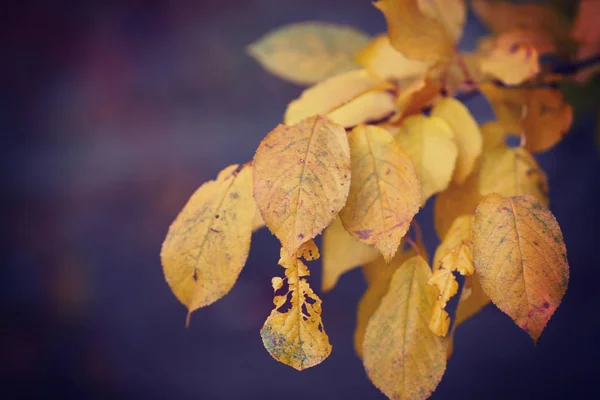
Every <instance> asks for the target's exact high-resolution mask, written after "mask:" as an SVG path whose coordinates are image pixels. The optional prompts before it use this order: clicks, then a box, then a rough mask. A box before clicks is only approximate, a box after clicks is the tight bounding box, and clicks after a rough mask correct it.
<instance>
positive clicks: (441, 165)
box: [395, 115, 458, 205]
mask: <svg viewBox="0 0 600 400" xmlns="http://www.w3.org/2000/svg"><path fill="white" fill-rule="evenodd" d="M395 138H396V141H397V142H398V143H399V144H400V147H402V149H403V150H404V151H405V152H406V154H408V156H409V157H410V158H411V160H412V161H413V163H414V164H415V169H416V171H417V176H418V177H419V181H420V182H421V205H424V204H425V202H426V201H427V199H428V198H429V197H430V196H431V195H433V194H435V193H438V192H441V191H442V190H444V189H446V188H447V187H448V185H449V184H450V180H451V179H452V173H453V172H454V166H455V164H456V158H457V156H458V149H457V147H456V144H455V143H454V133H453V131H452V129H451V128H450V126H449V125H448V124H447V123H446V122H445V121H444V120H442V119H441V118H438V117H425V116H424V115H414V116H411V117H408V118H407V119H406V120H404V123H403V124H402V126H401V128H400V131H399V132H398V133H397V134H396V136H395Z"/></svg>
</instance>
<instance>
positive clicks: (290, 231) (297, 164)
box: [254, 116, 350, 254]
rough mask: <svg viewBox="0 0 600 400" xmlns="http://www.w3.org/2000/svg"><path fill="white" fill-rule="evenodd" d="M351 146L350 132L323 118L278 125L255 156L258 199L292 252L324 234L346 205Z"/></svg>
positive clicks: (268, 221) (273, 229)
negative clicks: (349, 142)
mask: <svg viewBox="0 0 600 400" xmlns="http://www.w3.org/2000/svg"><path fill="white" fill-rule="evenodd" d="M349 188H350V149H349V147H348V139H347V137H346V131H345V130H344V129H343V128H342V127H341V126H339V125H336V124H334V123H332V122H329V121H327V120H326V119H325V118H322V117H318V116H315V117H312V118H308V119H306V120H304V121H302V122H300V123H298V124H296V125H293V126H285V125H279V126H278V127H277V128H275V129H274V130H273V131H271V132H270V133H269V134H268V135H267V136H266V137H265V138H264V139H263V140H262V142H261V143H260V146H259V147H258V149H257V150H256V155H255V156H254V199H255V200H256V204H257V205H258V209H259V210H260V213H261V215H262V217H263V219H264V221H265V223H266V225H267V227H268V228H269V230H270V231H271V232H273V234H274V235H275V236H277V238H278V239H279V240H280V241H281V244H282V246H283V247H284V248H285V249H286V250H287V251H288V253H292V254H293V253H294V252H295V251H296V250H297V249H298V248H299V247H300V246H301V245H302V244H303V243H305V242H307V241H308V240H310V239H312V238H314V237H315V236H317V235H318V234H320V233H321V232H322V231H323V229H325V227H327V226H328V225H329V224H330V223H331V221H333V219H334V218H335V216H336V215H337V213H338V212H339V210H340V209H341V208H342V207H343V206H344V204H345V203H346V198H347V196H348V190H349Z"/></svg>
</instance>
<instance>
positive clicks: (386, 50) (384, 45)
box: [356, 35, 432, 80]
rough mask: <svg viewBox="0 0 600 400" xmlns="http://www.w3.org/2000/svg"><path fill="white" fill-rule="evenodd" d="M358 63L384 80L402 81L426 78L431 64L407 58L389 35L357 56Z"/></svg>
mask: <svg viewBox="0 0 600 400" xmlns="http://www.w3.org/2000/svg"><path fill="white" fill-rule="evenodd" d="M356 62H357V63H358V64H360V65H361V66H363V67H364V68H365V69H366V70H367V71H369V72H372V73H374V74H376V75H378V76H380V77H381V78H383V79H397V80H402V79H406V78H411V77H416V76H425V74H427V71H428V70H429V68H430V67H431V65H432V64H431V63H429V62H424V61H418V60H411V59H409V58H406V57H405V56H404V55H403V54H402V53H400V52H399V51H398V50H396V49H394V48H393V47H392V45H391V44H390V39H389V37H388V36H387V35H379V36H377V37H375V38H374V39H373V40H371V42H370V43H369V44H368V45H367V47H365V48H364V49H363V50H362V51H361V52H360V53H358V55H357V56H356Z"/></svg>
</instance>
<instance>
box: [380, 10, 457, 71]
mask: <svg viewBox="0 0 600 400" xmlns="http://www.w3.org/2000/svg"><path fill="white" fill-rule="evenodd" d="M420 3H424V2H420V1H418V0H379V1H377V2H376V3H374V5H375V7H377V8H378V9H379V10H380V11H381V12H382V13H383V15H384V16H385V20H386V22H387V26H388V34H389V37H390V42H391V44H392V46H394V47H395V48H396V49H397V50H398V51H399V52H400V53H402V54H403V55H404V56H406V57H408V58H410V59H413V60H420V61H428V62H447V61H449V60H450V59H451V58H452V57H453V55H454V46H455V42H456V39H457V38H456V31H455V28H451V31H449V30H448V29H447V26H455V25H456V24H455V23H448V24H444V23H442V22H440V21H439V20H438V19H436V17H438V16H441V14H440V13H438V12H437V11H432V10H436V9H435V7H436V5H435V4H432V5H431V7H430V8H427V7H422V8H420V7H419V6H420ZM436 3H437V2H436ZM455 3H456V4H457V5H458V4H460V3H462V2H458V1H457V2H455ZM463 10H464V4H463ZM452 17H454V18H456V16H455V14H454V13H452ZM462 18H463V20H464V15H463V16H462ZM461 30H462V29H461ZM459 35H460V33H459Z"/></svg>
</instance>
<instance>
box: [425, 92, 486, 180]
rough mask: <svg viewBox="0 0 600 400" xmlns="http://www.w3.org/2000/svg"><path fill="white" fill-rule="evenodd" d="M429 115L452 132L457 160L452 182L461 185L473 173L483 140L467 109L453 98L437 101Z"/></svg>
mask: <svg viewBox="0 0 600 400" xmlns="http://www.w3.org/2000/svg"><path fill="white" fill-rule="evenodd" d="M431 115H432V116H434V117H439V118H441V119H443V120H444V121H445V122H446V123H448V125H450V128H451V129H452V131H453V132H454V140H455V142H456V146H457V147H458V160H457V162H456V168H455V170H454V176H453V178H452V180H453V181H454V182H456V183H458V184H462V183H464V182H465V180H466V179H467V177H468V176H469V174H470V173H471V172H472V171H473V169H474V167H475V163H476V161H477V158H478V157H479V155H480V154H481V149H482V147H483V140H482V138H481V132H480V131H479V126H478V125H477V122H475V118H473V116H472V115H471V113H470V112H469V109H468V108H467V107H465V105H464V104H463V103H461V102H460V101H458V100H456V99H454V98H449V97H446V98H443V99H442V100H440V101H438V102H437V103H436V104H435V106H433V109H432V110H431Z"/></svg>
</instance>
